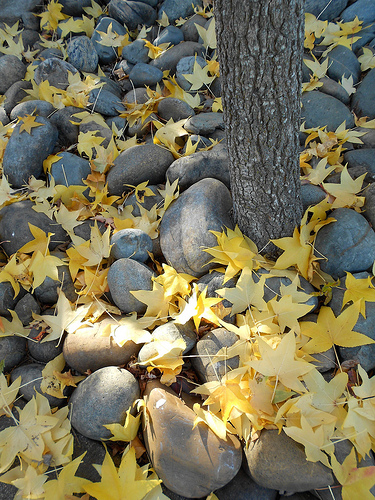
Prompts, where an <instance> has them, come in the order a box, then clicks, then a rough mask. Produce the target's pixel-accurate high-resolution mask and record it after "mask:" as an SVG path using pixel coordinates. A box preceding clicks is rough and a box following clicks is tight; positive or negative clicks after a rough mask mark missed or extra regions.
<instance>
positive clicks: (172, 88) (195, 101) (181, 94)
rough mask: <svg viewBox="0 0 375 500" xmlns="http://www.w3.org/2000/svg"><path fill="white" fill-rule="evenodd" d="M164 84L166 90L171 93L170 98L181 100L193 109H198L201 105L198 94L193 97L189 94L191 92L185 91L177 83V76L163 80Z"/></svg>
mask: <svg viewBox="0 0 375 500" xmlns="http://www.w3.org/2000/svg"><path fill="white" fill-rule="evenodd" d="M163 83H164V86H165V87H166V89H167V90H168V91H169V94H170V95H168V97H176V98H177V99H181V100H182V101H185V102H187V103H188V104H189V106H191V107H192V108H193V109H194V108H197V107H198V106H199V105H200V103H201V99H200V96H199V94H198V92H197V93H196V94H195V96H193V95H192V94H189V92H186V91H185V90H183V89H182V88H181V87H180V86H179V84H178V83H177V81H176V77H175V76H172V77H171V76H169V77H168V78H166V79H163Z"/></svg>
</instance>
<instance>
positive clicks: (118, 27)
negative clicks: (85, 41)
mask: <svg viewBox="0 0 375 500" xmlns="http://www.w3.org/2000/svg"><path fill="white" fill-rule="evenodd" d="M110 25H112V26H111V28H112V32H113V33H117V35H119V36H124V35H126V33H127V31H126V28H124V26H123V25H122V24H120V23H119V22H118V21H116V19H112V18H111V17H102V18H101V19H100V21H99V22H98V24H97V25H96V27H95V30H94V32H93V34H92V37H91V41H92V43H93V44H94V48H95V50H96V52H97V53H98V56H99V61H100V63H101V64H110V63H112V62H113V61H116V59H117V51H116V47H109V46H107V45H103V44H102V43H100V40H101V39H102V35H101V34H100V33H99V32H102V33H108V31H109V26H110Z"/></svg>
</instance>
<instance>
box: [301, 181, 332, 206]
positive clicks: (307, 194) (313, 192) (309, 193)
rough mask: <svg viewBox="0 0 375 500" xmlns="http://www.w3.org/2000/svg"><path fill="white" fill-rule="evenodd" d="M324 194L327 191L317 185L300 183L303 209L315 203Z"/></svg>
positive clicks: (320, 199)
mask: <svg viewBox="0 0 375 500" xmlns="http://www.w3.org/2000/svg"><path fill="white" fill-rule="evenodd" d="M326 196H327V193H326V192H325V191H323V189H322V188H321V187H319V186H314V185H313V184H302V186H301V199H302V205H303V210H306V209H307V208H308V207H310V206H311V205H317V204H318V203H319V202H321V201H322V200H324V198H325V197H326Z"/></svg>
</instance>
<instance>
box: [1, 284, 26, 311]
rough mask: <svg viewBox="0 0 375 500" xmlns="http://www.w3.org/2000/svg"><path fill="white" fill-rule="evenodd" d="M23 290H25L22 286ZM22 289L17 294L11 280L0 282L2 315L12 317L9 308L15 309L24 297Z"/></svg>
mask: <svg viewBox="0 0 375 500" xmlns="http://www.w3.org/2000/svg"><path fill="white" fill-rule="evenodd" d="M21 290H22V291H23V292H24V290H23V289H22V288H21ZM22 291H21V292H20V293H19V294H18V295H16V294H15V293H14V289H13V287H12V285H11V283H10V282H9V281H2V282H1V283H0V314H1V315H2V316H7V317H10V313H9V310H13V309H14V306H15V305H16V304H17V302H18V301H19V300H20V298H21V297H22Z"/></svg>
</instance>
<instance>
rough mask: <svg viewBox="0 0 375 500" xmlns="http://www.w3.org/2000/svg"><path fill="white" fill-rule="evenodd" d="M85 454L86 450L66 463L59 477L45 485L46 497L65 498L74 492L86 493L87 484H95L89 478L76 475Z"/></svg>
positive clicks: (58, 499) (50, 499) (51, 499)
mask: <svg viewBox="0 0 375 500" xmlns="http://www.w3.org/2000/svg"><path fill="white" fill-rule="evenodd" d="M85 455H86V452H85V453H83V454H82V455H80V456H79V457H77V458H76V459H75V460H73V461H72V462H70V463H69V464H67V465H65V466H64V467H63V468H62V470H61V472H60V473H59V475H58V478H57V479H51V480H49V481H48V482H47V483H46V484H45V485H44V491H45V498H48V499H49V500H63V499H65V498H67V496H68V495H72V494H73V493H84V492H85V491H86V486H88V485H91V484H93V483H91V481H89V480H88V479H84V478H82V477H77V476H76V475H75V474H76V472H77V469H78V467H79V465H80V463H81V462H82V460H83V457H84V456H85Z"/></svg>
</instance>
